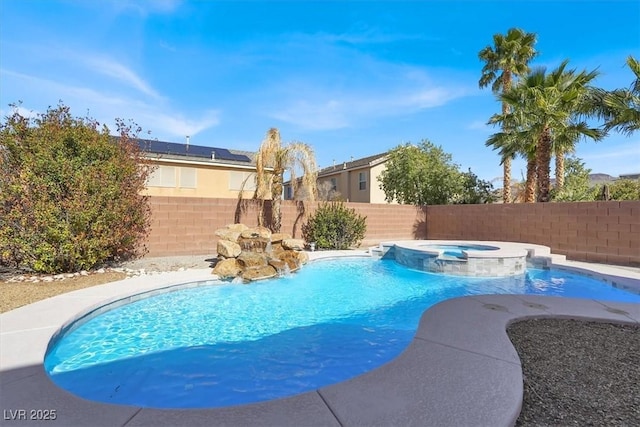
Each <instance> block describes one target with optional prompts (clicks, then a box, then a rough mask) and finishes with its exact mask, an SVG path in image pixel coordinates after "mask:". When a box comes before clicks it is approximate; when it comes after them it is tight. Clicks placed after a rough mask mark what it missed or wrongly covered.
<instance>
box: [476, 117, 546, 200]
mask: <svg viewBox="0 0 640 427" xmlns="http://www.w3.org/2000/svg"><path fill="white" fill-rule="evenodd" d="M517 120H518V118H516V114H513V113H509V114H506V115H502V114H495V115H494V116H493V117H491V119H490V120H489V124H503V125H504V124H507V126H503V127H506V128H507V129H509V131H508V132H498V133H495V134H493V135H491V136H490V137H489V138H488V139H487V142H486V143H485V145H486V146H487V147H493V148H494V150H499V151H500V157H501V158H502V159H505V158H509V159H513V158H515V157H516V155H520V156H522V157H524V158H525V159H526V160H527V177H526V180H525V183H524V188H522V189H521V190H522V191H520V192H519V193H521V194H519V195H518V197H517V198H514V201H517V202H524V203H533V202H535V201H536V178H537V173H536V154H535V142H534V141H532V140H531V139H530V138H531V136H530V135H528V134H527V132H526V131H523V130H522V129H523V125H522V124H519V123H518V121H517ZM519 120H521V121H523V118H519ZM505 122H508V123H505Z"/></svg>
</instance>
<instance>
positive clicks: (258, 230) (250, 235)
mask: <svg viewBox="0 0 640 427" xmlns="http://www.w3.org/2000/svg"><path fill="white" fill-rule="evenodd" d="M240 237H242V238H244V239H255V238H258V237H259V238H262V239H268V240H269V241H271V230H269V229H268V228H266V227H260V226H258V227H253V228H248V229H246V230H244V231H243V232H242V233H240Z"/></svg>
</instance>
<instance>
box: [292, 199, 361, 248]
mask: <svg viewBox="0 0 640 427" xmlns="http://www.w3.org/2000/svg"><path fill="white" fill-rule="evenodd" d="M366 219H367V217H365V216H361V215H359V214H358V213H356V211H355V209H349V208H347V207H346V206H345V205H344V203H343V202H341V201H337V202H326V203H322V204H321V205H320V206H319V207H318V209H316V211H315V212H314V213H313V215H312V216H311V217H310V218H309V221H308V222H307V223H306V224H304V225H303V226H302V235H303V237H304V239H305V240H306V241H307V242H308V243H310V242H315V243H316V247H317V248H318V249H348V248H350V247H351V246H360V243H361V242H362V239H363V238H364V235H365V232H366V231H367V223H366Z"/></svg>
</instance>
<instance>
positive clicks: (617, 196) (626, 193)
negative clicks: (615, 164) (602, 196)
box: [609, 179, 640, 200]
mask: <svg viewBox="0 0 640 427" xmlns="http://www.w3.org/2000/svg"><path fill="white" fill-rule="evenodd" d="M609 199H610V200H640V179H618V180H616V181H614V182H612V183H611V184H609Z"/></svg>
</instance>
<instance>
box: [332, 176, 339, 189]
mask: <svg viewBox="0 0 640 427" xmlns="http://www.w3.org/2000/svg"><path fill="white" fill-rule="evenodd" d="M331 191H338V180H337V179H335V178H331Z"/></svg>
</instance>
